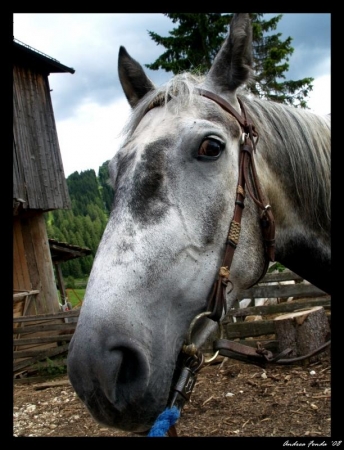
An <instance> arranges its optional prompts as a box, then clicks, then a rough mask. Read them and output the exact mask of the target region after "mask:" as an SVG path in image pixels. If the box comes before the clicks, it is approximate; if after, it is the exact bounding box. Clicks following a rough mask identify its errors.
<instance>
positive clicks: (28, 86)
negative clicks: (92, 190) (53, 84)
mask: <svg viewBox="0 0 344 450" xmlns="http://www.w3.org/2000/svg"><path fill="white" fill-rule="evenodd" d="M13 198H20V199H23V200H25V203H24V204H23V208H24V209H41V210H44V211H48V210H52V209H69V208H70V207H71V203H70V198H69V193H68V187H67V183H66V179H65V175H64V170H63V164H62V158H61V153H60V147H59V142H58V136H57V129H56V124H55V118H54V112H53V107H52V102H51V97H50V88H49V82H48V76H47V74H41V73H38V72H37V71H34V70H31V69H30V68H27V67H20V66H19V65H14V66H13Z"/></svg>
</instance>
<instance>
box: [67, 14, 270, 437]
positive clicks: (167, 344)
mask: <svg viewBox="0 0 344 450" xmlns="http://www.w3.org/2000/svg"><path fill="white" fill-rule="evenodd" d="M251 41H252V28H251V23H250V19H249V15H248V14H237V15H234V17H233V19H232V21H231V26H230V34H229V35H228V37H227V38H226V40H225V41H224V43H223V45H222V47H221V49H220V51H219V53H218V55H217V56H216V58H215V60H214V62H213V65H212V67H211V69H210V71H209V72H208V74H207V75H206V76H205V77H203V78H198V77H196V76H192V75H190V74H181V75H176V76H175V77H174V78H173V79H172V80H171V81H170V82H168V83H167V84H166V85H164V86H162V87H156V86H155V85H154V84H153V82H152V81H151V80H150V79H149V78H148V77H147V76H146V74H145V72H144V70H143V68H142V67H141V65H140V64H139V63H138V62H137V61H135V60H134V59H133V58H132V57H131V56H130V55H129V54H128V52H127V51H126V50H125V48H124V47H121V48H120V50H119V60H118V72H119V78H120V82H121V85H122V87H123V91H124V94H125V95H126V98H127V99H128V102H129V104H130V105H131V107H132V117H131V119H130V122H129V124H128V127H127V135H126V139H125V141H124V143H123V145H122V146H121V148H119V150H118V151H117V153H116V154H115V156H114V157H113V159H112V160H111V162H110V163H109V171H110V175H111V182H112V185H113V188H114V191H115V196H114V202H113V208H112V212H111V215H110V217H109V221H108V224H107V227H106V229H105V232H104V234H103V237H102V240H101V242H100V245H99V248H98V250H97V254H96V257H95V260H94V264H93V267H92V271H91V274H90V277H89V281H88V285H87V289H86V293H85V298H84V301H83V305H82V308H81V312H80V316H79V319H78V324H77V327H76V330H75V333H74V335H73V339H72V341H71V344H70V347H69V354H68V374H69V377H70V380H71V383H72V385H73V387H74V389H75V391H76V393H77V394H78V396H79V397H80V399H81V400H82V401H83V402H84V403H85V405H86V406H87V408H88V409H89V411H90V413H91V414H92V415H93V417H94V418H95V419H96V420H97V421H99V422H100V423H103V424H105V425H107V426H111V427H115V428H118V429H121V430H125V431H132V432H147V430H149V428H150V427H151V426H152V424H153V423H154V421H155V420H156V418H157V416H158V415H159V414H160V413H161V412H162V411H163V410H164V409H165V408H166V406H167V405H168V404H169V401H170V398H171V388H172V384H173V379H174V373H175V368H176V363H177V360H178V356H179V355H180V352H181V349H182V347H183V343H184V341H185V338H186V336H187V335H188V333H189V330H190V324H191V323H192V321H193V319H194V318H195V317H196V316H197V315H199V314H201V313H203V312H205V311H207V308H208V305H209V303H208V301H209V297H210V296H211V295H212V292H213V287H214V281H215V280H216V279H217V276H218V271H219V267H220V266H221V263H222V260H223V256H224V252H225V247H226V240H227V236H228V229H229V224H230V223H231V220H232V217H233V211H234V208H235V201H236V198H237V184H238V177H239V148H240V145H241V142H242V137H243V130H242V125H241V123H240V122H239V121H238V119H237V118H236V117H235V114H236V113H237V115H238V117H239V116H240V117H241V114H242V108H243V104H242V103H241V102H240V101H239V100H240V99H239V97H238V92H239V90H240V89H241V88H242V87H243V86H244V85H245V83H247V82H248V81H250V79H251V76H252V49H251V44H252V42H251ZM200 92H211V93H212V94H214V95H215V96H216V98H221V99H223V101H224V102H225V104H226V105H229V106H228V108H230V109H231V110H233V111H234V112H233V113H230V114H229V113H228V111H227V110H226V108H223V107H221V105H219V104H218V103H217V102H216V101H214V100H212V99H211V98H208V97H206V96H204V95H200ZM228 108H227V109H228ZM258 163H259V164H260V166H262V165H264V163H263V162H262V161H260V160H259V157H258ZM272 176H273V174H272V173H271V172H267V174H266V183H267V185H269V180H271V179H272ZM270 184H271V183H270ZM259 219H260V211H259V208H258V207H257V204H256V203H255V202H254V201H253V200H252V199H251V198H250V197H249V196H248V197H247V198H246V200H245V209H244V211H243V213H242V219H241V231H240V239H239V242H238V245H237V248H236V250H235V256H234V258H233V260H232V262H231V266H230V283H229V284H228V286H227V292H226V293H225V302H226V303H227V305H224V310H225V309H226V306H227V307H229V306H230V305H231V304H232V302H233V300H235V299H236V296H237V293H238V291H239V290H241V289H246V288H247V287H249V286H251V285H252V284H254V283H255V282H256V281H257V280H258V279H259V278H260V277H261V275H262V273H263V272H264V268H265V263H266V259H265V253H264V244H263V239H262V232H261V226H260V220H259ZM219 320H221V318H220V319H219ZM216 327H217V323H216V321H214V320H211V319H209V318H206V317H204V318H203V319H202V320H201V321H200V323H199V324H198V326H197V327H195V331H194V333H193V336H192V340H193V342H194V343H195V345H197V346H200V345H201V344H202V343H203V342H204V340H205V339H206V337H207V336H208V335H209V333H210V332H212V331H213V330H214V329H216Z"/></svg>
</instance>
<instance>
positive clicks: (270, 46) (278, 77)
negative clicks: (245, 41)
mask: <svg viewBox="0 0 344 450" xmlns="http://www.w3.org/2000/svg"><path fill="white" fill-rule="evenodd" d="M164 15H165V16H167V17H169V18H170V19H171V20H172V22H173V23H178V26H177V27H175V28H173V29H172V30H171V31H170V32H169V34H170V36H168V37H163V36H159V35H158V34H157V33H155V32H154V31H148V34H149V35H150V37H151V38H152V39H153V41H155V42H156V43H157V44H159V45H162V46H163V47H165V48H166V51H165V52H164V53H163V54H162V55H160V56H159V58H158V59H157V60H156V61H154V62H153V63H152V64H146V65H145V66H146V67H147V68H149V69H152V70H159V69H164V70H165V71H167V72H173V74H177V73H180V72H183V71H191V72H194V73H198V74H200V73H201V74H205V73H206V72H207V71H208V70H209V69H210V67H211V64H212V62H213V60H214V58H215V56H216V54H217V53H218V51H219V49H220V47H221V44H222V42H223V40H224V39H225V37H226V35H227V33H228V25H229V24H230V21H231V18H232V17H233V14H221V13H165V14H164ZM281 18H282V14H279V15H277V16H274V17H272V18H271V19H269V20H265V19H264V14H262V13H251V20H252V26H253V59H254V68H253V69H254V75H255V81H254V82H253V83H251V84H250V85H248V86H247V89H248V91H249V92H251V93H253V94H255V95H257V96H259V97H260V98H266V99H269V100H273V101H277V102H280V103H285V104H290V105H294V106H299V107H302V108H306V107H307V96H308V94H309V92H310V91H311V90H312V88H313V86H312V82H313V80H314V79H313V78H311V77H307V78H303V79H301V80H296V81H295V80H286V76H285V73H286V72H288V70H289V63H288V61H289V57H290V56H291V55H292V54H293V52H294V49H293V47H292V46H291V42H292V38H291V37H288V38H287V39H285V40H284V41H283V40H281V33H275V34H273V33H272V31H274V30H276V28H277V25H278V22H279V21H280V20H281Z"/></svg>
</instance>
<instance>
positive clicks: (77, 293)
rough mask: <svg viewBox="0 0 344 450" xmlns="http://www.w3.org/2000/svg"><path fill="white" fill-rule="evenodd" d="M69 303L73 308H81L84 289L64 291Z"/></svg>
mask: <svg viewBox="0 0 344 450" xmlns="http://www.w3.org/2000/svg"><path fill="white" fill-rule="evenodd" d="M66 291H67V297H68V301H69V303H70V304H71V305H72V307H73V308H75V307H76V306H81V305H82V301H83V299H84V295H85V289H77V288H75V289H68V288H67V289H66Z"/></svg>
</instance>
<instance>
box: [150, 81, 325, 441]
mask: <svg viewBox="0 0 344 450" xmlns="http://www.w3.org/2000/svg"><path fill="white" fill-rule="evenodd" d="M194 91H195V92H196V94H198V95H201V96H202V97H206V98H208V99H210V100H212V101H214V102H215V103H217V104H218V105H219V106H220V107H221V108H222V109H224V110H225V111H226V112H228V113H229V114H231V115H232V116H233V117H234V118H235V119H236V120H237V121H238V123H239V125H240V127H241V130H242V135H241V140H240V153H239V175H238V182H237V189H236V198H235V206H234V213H233V218H232V220H231V223H230V226H229V231H228V235H227V239H226V243H225V244H226V249H225V254H224V257H223V260H222V265H221V267H220V269H219V272H218V276H217V279H216V281H215V283H214V286H213V289H212V291H211V295H210V296H209V298H208V301H207V309H206V311H205V312H203V313H201V314H198V315H197V316H196V317H195V318H194V319H193V321H192V322H191V325H190V327H189V332H188V335H187V337H186V339H185V342H184V345H183V347H182V350H181V352H180V354H179V357H178V361H177V367H176V372H177V373H178V379H177V381H176V383H175V384H174V386H173V388H172V390H171V395H170V400H169V406H168V408H167V409H166V410H165V412H170V411H173V409H177V410H178V411H179V412H180V410H181V409H182V408H183V406H184V404H185V402H186V401H188V400H189V398H190V396H191V393H192V390H193V387H194V385H195V383H196V376H197V373H198V372H199V370H200V369H201V368H202V366H203V365H204V364H207V363H210V362H211V361H212V360H214V359H215V358H216V357H217V355H218V354H219V353H220V354H221V355H223V356H228V357H234V358H236V359H239V360H243V361H245V362H249V363H252V364H256V365H262V366H264V365H265V362H270V363H272V362H277V363H279V364H290V363H292V362H296V361H300V360H304V359H306V358H309V357H310V356H312V355H314V354H317V353H319V352H321V351H323V350H324V349H325V348H327V347H328V345H330V343H331V341H328V342H326V343H325V344H324V345H322V346H321V347H319V348H318V349H317V350H315V351H313V352H311V353H310V354H308V355H305V356H302V357H299V358H293V359H290V358H289V359H283V357H284V356H285V355H287V354H288V353H290V352H291V349H286V350H284V351H283V352H281V353H280V354H279V355H277V356H274V355H272V353H271V352H270V351H268V350H266V349H265V348H263V347H262V346H261V345H260V344H259V343H258V348H257V349H254V348H253V347H251V346H246V345H243V344H240V343H238V342H234V341H229V340H227V339H221V337H222V325H221V322H220V319H221V318H222V316H223V314H226V312H227V301H226V296H227V287H228V284H229V283H231V281H230V267H231V264H232V261H233V257H234V251H235V249H236V248H237V245H238V242H239V236H240V230H241V218H242V211H243V209H244V207H245V205H244V201H245V197H246V191H245V188H246V190H247V192H248V194H249V196H250V197H251V199H252V200H253V202H254V203H255V204H256V205H257V206H258V208H259V209H260V210H261V214H260V219H259V220H260V227H261V231H262V237H263V247H264V258H265V263H264V267H263V271H262V274H261V276H260V277H259V279H258V280H257V281H255V282H254V283H253V284H256V283H258V282H259V281H260V280H261V279H262V278H263V277H264V275H265V274H266V271H267V269H268V266H269V262H270V261H274V260H275V220H274V216H273V214H272V211H271V206H270V205H269V203H268V201H267V199H266V197H265V196H264V193H263V191H262V188H261V184H260V182H259V179H258V175H257V171H256V167H255V162H254V153H255V152H256V144H257V142H258V139H259V135H258V131H257V130H256V128H255V126H254V124H253V123H252V121H251V120H250V119H249V117H248V115H247V113H246V110H245V107H244V105H243V102H242V101H241V100H240V98H238V102H239V105H240V108H241V114H239V113H238V112H237V111H236V110H235V109H234V108H233V107H232V106H231V105H230V104H229V103H228V102H227V101H226V100H224V99H223V98H222V97H220V96H219V95H217V94H214V93H213V92H210V91H207V90H205V89H200V88H194ZM167 101H168V100H167ZM162 102H163V99H162V97H160V98H159V99H155V100H153V102H151V104H150V105H149V106H148V108H147V110H146V112H147V111H148V110H150V109H152V108H153V107H155V106H160V105H161V103H162ZM204 317H207V318H208V319H212V320H213V321H215V322H217V323H218V325H219V329H220V339H217V340H215V341H214V345H213V348H214V352H215V354H214V356H213V357H211V358H209V359H208V360H205V358H204V355H203V354H202V353H201V352H200V351H199V350H198V348H197V347H196V346H195V345H194V344H193V343H192V337H191V334H192V330H193V328H194V326H195V324H196V322H197V321H198V320H199V319H201V318H204ZM172 384H173V383H172ZM165 412H164V413H165ZM164 413H163V414H164ZM174 420H175V419H174ZM158 422H159V418H158V419H157V422H156V423H158ZM163 422H166V419H165V418H164V419H163ZM174 423H175V421H174V422H172V423H170V424H169V425H168V426H167V427H166V430H165V431H164V433H165V434H166V433H167V435H168V436H169V437H177V431H176V428H175V425H174ZM159 425H160V424H159ZM160 435H163V434H160Z"/></svg>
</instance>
